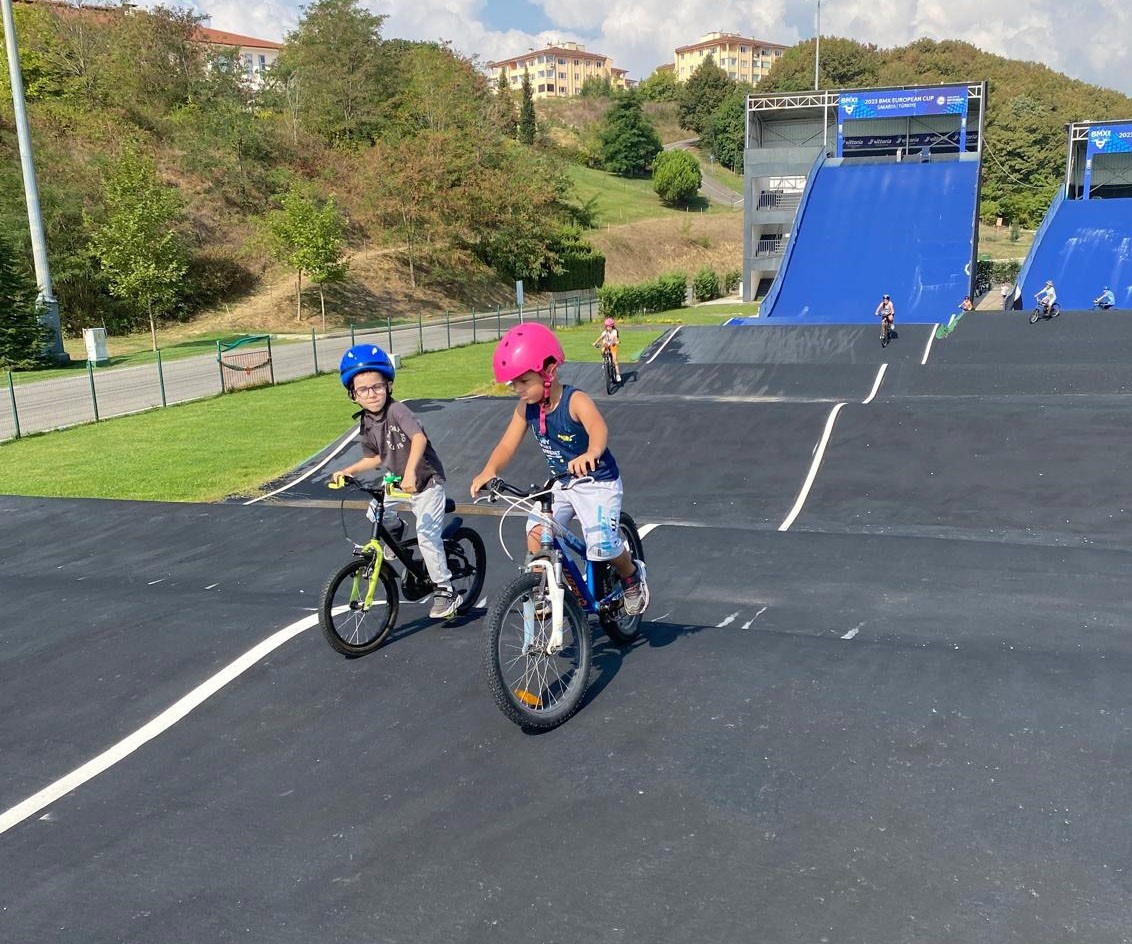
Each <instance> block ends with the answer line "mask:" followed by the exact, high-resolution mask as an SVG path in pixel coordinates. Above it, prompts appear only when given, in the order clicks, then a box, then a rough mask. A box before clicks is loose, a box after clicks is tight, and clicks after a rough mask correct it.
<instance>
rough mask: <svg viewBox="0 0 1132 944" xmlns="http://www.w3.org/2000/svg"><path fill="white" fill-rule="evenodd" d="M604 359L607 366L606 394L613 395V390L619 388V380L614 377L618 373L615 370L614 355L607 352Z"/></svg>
mask: <svg viewBox="0 0 1132 944" xmlns="http://www.w3.org/2000/svg"><path fill="white" fill-rule="evenodd" d="M602 360H603V361H604V366H605V395H606V396H613V391H614V390H616V389H617V382H616V380H615V379H614V378H615V377H616V376H617V375H616V374H615V373H614V372H613V356H612V355H610V354H605V355H603V357H602Z"/></svg>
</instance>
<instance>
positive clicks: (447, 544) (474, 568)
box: [444, 528, 487, 616]
mask: <svg viewBox="0 0 1132 944" xmlns="http://www.w3.org/2000/svg"><path fill="white" fill-rule="evenodd" d="M444 556H445V557H447V558H448V569H449V570H450V571H451V572H452V589H453V590H455V591H456V592H457V593H458V594H460V596H461V598H462V599H461V600H460V606H459V607H458V608H457V609H456V612H457V613H458V614H459V615H460V616H463V615H464V614H465V613H467V612H468V611H469V610H471V609H472V607H474V606H475V605H476V602H477V601H478V600H479V595H480V591H481V590H483V581H484V577H485V575H486V573H487V551H486V550H484V546H483V538H481V537H480V536H479V532H478V531H473V530H472V529H471V528H457V529H456V530H455V531H453V532H452V536H451V537H448V538H445V539H444Z"/></svg>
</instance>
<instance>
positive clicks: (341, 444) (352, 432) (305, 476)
mask: <svg viewBox="0 0 1132 944" xmlns="http://www.w3.org/2000/svg"><path fill="white" fill-rule="evenodd" d="M357 435H358V431H357V430H356V429H352V430H350V432H348V433H347V434H346V435H345V436H343V437H342V439H341V440H340V441H339V442H338V443H336V444H335V446H334V449H333V450H332V451H331V453H330V455H328V456H327V457H326V458H325V459H323V460H322V461H321V462H320V463H319V464H318V465H316V466H315V467H314V468H313V469H308V470H307V471H306V472H304V473H303V474H302V475H300V476H299V477H298V478H297V479H295V480H294V481H293V482H288V483H287V484H286V485H281V486H280V487H279V488H277V489H275V491H273V492H268V493H267V494H266V495H260V496H259V497H258V498H252V499H250V500H249V501H246V502H244V504H245V505H254V504H255V503H256V502H261V501H263V500H264V499H265V498H271V497H272V496H273V495H278V494H279V493H280V492H285V491H287V489H289V488H291V487H292V486H294V485H298V484H299V483H300V482H302V481H303V480H304V479H308V478H310V477H311V476H312V475H314V474H315V472H317V471H318V470H319V469H321V468H322V467H323V466H325V465H326V464H327V463H328V462H329V461H330V460H331V459H333V458H335V457H336V456H337V455H338V453H340V452H341V451H342V450H343V449H345V448H346V447H347V446H348V445H349V444H350V442H351V441H352V440H353V439H354V437H355V436H357Z"/></svg>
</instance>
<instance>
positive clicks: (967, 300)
mask: <svg viewBox="0 0 1132 944" xmlns="http://www.w3.org/2000/svg"><path fill="white" fill-rule="evenodd" d="M959 307H960V309H961V310H963V311H970V310H971V309H972V308H974V307H975V306H974V305H972V304H971V296H970V295H964V296H963V301H962V302H960V304H959Z"/></svg>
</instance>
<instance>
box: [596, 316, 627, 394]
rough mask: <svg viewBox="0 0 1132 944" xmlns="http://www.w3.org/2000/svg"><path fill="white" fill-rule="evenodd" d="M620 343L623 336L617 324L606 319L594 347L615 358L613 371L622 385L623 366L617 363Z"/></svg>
mask: <svg viewBox="0 0 1132 944" xmlns="http://www.w3.org/2000/svg"><path fill="white" fill-rule="evenodd" d="M620 343H621V334H620V332H618V330H617V322H615V321H614V320H613V319H612V318H606V319H605V324H604V325H603V326H602V331H601V334H599V335H598V336H597V340H596V341H594V347H600V348H601V349H602V351H603V352H604V351H609V356H610V357H612V358H613V371H614V373H615V374H616V380H617V382H618V383H621V365H620V364H619V363H618V362H617V345H618V344H620Z"/></svg>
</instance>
